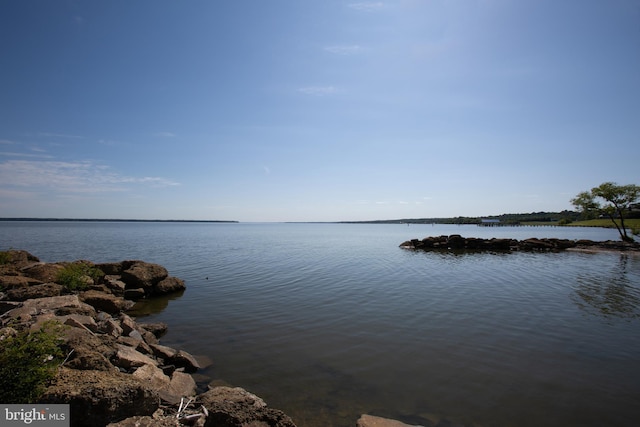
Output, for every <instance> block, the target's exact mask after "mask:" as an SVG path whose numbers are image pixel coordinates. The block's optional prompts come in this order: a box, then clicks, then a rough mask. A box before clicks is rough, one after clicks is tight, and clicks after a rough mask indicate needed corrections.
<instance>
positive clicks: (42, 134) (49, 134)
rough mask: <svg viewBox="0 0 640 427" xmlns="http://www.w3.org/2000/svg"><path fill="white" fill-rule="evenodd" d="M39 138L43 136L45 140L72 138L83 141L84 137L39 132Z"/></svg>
mask: <svg viewBox="0 0 640 427" xmlns="http://www.w3.org/2000/svg"><path fill="white" fill-rule="evenodd" d="M37 136H42V137H45V138H72V139H83V138H84V137H83V136H80V135H74V134H69V133H55V132H38V133H37Z"/></svg>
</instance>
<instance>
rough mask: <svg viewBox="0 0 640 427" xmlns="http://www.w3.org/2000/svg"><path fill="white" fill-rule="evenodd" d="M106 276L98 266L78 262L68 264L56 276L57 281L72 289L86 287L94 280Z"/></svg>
mask: <svg viewBox="0 0 640 427" xmlns="http://www.w3.org/2000/svg"><path fill="white" fill-rule="evenodd" d="M102 276H104V273H103V272H102V271H100V270H99V269H98V268H95V267H92V266H90V265H89V264H85V263H82V262H76V263H73V264H68V265H66V266H65V267H64V268H63V269H62V270H60V272H58V274H57V276H56V282H57V283H60V284H61V285H62V286H64V287H65V288H67V289H69V290H70V291H81V290H84V289H86V288H87V287H88V286H89V284H90V283H91V282H92V281H96V280H97V279H98V278H100V277H102Z"/></svg>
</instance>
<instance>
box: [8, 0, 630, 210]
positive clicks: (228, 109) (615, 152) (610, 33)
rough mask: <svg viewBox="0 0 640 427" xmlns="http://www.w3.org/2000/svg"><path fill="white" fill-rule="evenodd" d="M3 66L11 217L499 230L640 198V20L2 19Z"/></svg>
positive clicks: (84, 9) (244, 1) (587, 15)
mask: <svg viewBox="0 0 640 427" xmlns="http://www.w3.org/2000/svg"><path fill="white" fill-rule="evenodd" d="M0 58H2V66H1V67H0V217H65V218H138V219H226V220H239V221H340V220H373V219H394V218H425V217H450V216H459V215H462V216H484V215H493V214H501V213H524V212H537V211H560V210H563V209H571V208H572V207H571V204H570V202H569V200H570V199H571V198H572V197H573V196H575V195H576V194H577V193H578V192H580V191H583V190H588V189H590V188H591V187H594V186H596V185H599V184H600V183H602V182H605V181H614V182H618V183H619V184H640V172H639V171H640V2H639V1H637V0H607V1H604V0H601V1H592V0H575V1H571V0H567V1H558V0H553V1H550V0H512V1H509V0H395V1H393V0H383V1H358V0H354V1H348V0H346V1H336V0H323V1H304V0H269V1H266V0H251V1H248V0H233V1H198V0H192V1H188V2H186V1H157V0H153V1H150V0H149V1H144V0H140V1H129V0H127V1H123V0H110V1H73V0H65V1H63V0H61V1H51V0H41V1H35V0H20V1H11V0H5V1H2V2H0Z"/></svg>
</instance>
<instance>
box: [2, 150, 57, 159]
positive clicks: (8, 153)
mask: <svg viewBox="0 0 640 427" xmlns="http://www.w3.org/2000/svg"><path fill="white" fill-rule="evenodd" d="M33 151H36V152H37V153H41V152H40V151H38V150H33ZM0 156H5V157H28V158H39V159H52V158H53V156H52V155H50V154H32V153H19V152H15V151H0Z"/></svg>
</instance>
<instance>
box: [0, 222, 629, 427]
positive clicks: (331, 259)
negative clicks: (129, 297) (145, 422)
mask: <svg viewBox="0 0 640 427" xmlns="http://www.w3.org/2000/svg"><path fill="white" fill-rule="evenodd" d="M442 234H446V235H451V234H461V235H464V236H470V237H483V238H489V237H504V238H517V239H526V238H529V237H540V238H542V237H558V238H569V239H582V238H585V239H592V240H609V239H617V236H616V234H617V232H615V230H601V229H572V228H555V227H549V228H543V227H536V228H530V227H518V228H511V227H501V228H500V229H486V228H482V227H475V226H431V225H424V226H414V225H412V226H410V227H407V226H406V225H405V226H402V225H352V224H349V225H347V224H146V223H145V224H125V223H113V224H111V223H92V224H84V223H53V224H52V223H29V224H26V223H11V224H8V223H0V245H2V247H0V249H7V248H9V247H15V248H20V249H26V250H29V251H30V252H32V253H33V254H35V255H37V256H38V257H40V258H41V259H42V260H44V261H59V260H71V259H79V258H84V259H90V260H92V261H95V262H108V261H115V260H121V259H144V260H146V261H149V262H156V263H158V264H161V265H164V266H165V267H167V269H168V270H169V271H170V273H171V274H172V275H174V276H177V277H180V278H182V279H184V280H185V281H186V282H187V291H186V292H185V293H184V294H183V295H182V296H181V297H179V298H176V299H173V300H167V301H166V305H164V304H163V303H160V306H158V307H156V308H155V309H153V310H150V311H149V312H155V314H151V315H149V316H146V317H144V319H143V320H142V321H145V322H146V321H149V322H152V321H153V322H156V321H158V322H160V321H161V322H166V323H167V324H169V334H168V335H167V336H166V337H165V338H164V341H165V342H166V343H167V344H168V345H172V346H175V347H180V348H185V349H186V350H188V351H189V352H191V353H192V354H196V355H205V356H207V357H210V358H211V359H213V361H214V364H213V365H212V366H211V367H210V368H207V369H205V370H203V372H201V374H203V375H204V376H203V377H201V378H200V381H201V382H203V383H204V382H207V381H209V380H217V381H218V382H227V383H230V384H232V385H237V386H241V387H243V388H246V389H247V390H249V391H251V392H253V393H256V394H257V395H259V396H261V397H262V398H264V399H265V401H267V403H268V404H269V405H270V406H273V407H277V408H279V409H282V410H284V411H285V412H286V413H287V414H289V415H291V416H292V417H293V418H294V421H296V423H297V424H298V425H299V426H300V427H304V426H332V425H334V426H353V425H354V423H355V420H356V419H357V418H358V416H359V414H361V413H372V414H377V415H382V416H387V417H391V418H396V419H401V420H403V421H405V422H409V423H414V424H423V425H430V424H429V420H440V419H442V418H447V419H450V420H452V421H454V422H459V423H463V424H467V425H471V424H472V423H477V424H479V425H485V426H488V425H496V426H506V425H519V426H537V425H558V426H560V425H563V426H564V425H584V426H595V425H622V426H626V425H628V426H631V425H635V424H636V422H637V419H638V412H637V401H638V398H639V396H640V373H639V372H638V369H637V366H636V365H637V360H640V343H639V342H638V340H637V328H638V315H639V313H640V259H639V258H638V257H634V256H627V255H620V254H617V253H607V254H584V253H550V254H540V253H514V254H507V255H505V254H482V253H474V254H448V253H423V252H420V253H416V252H411V251H406V250H402V249H400V248H398V245H399V244H400V243H401V242H403V241H405V240H408V239H412V238H416V237H426V236H431V235H442ZM207 278H208V279H207ZM157 303H158V302H156V304H157ZM157 310H161V311H160V312H157Z"/></svg>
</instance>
